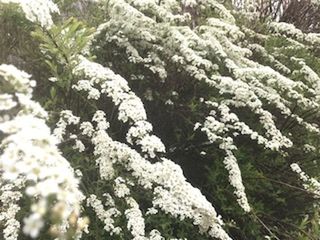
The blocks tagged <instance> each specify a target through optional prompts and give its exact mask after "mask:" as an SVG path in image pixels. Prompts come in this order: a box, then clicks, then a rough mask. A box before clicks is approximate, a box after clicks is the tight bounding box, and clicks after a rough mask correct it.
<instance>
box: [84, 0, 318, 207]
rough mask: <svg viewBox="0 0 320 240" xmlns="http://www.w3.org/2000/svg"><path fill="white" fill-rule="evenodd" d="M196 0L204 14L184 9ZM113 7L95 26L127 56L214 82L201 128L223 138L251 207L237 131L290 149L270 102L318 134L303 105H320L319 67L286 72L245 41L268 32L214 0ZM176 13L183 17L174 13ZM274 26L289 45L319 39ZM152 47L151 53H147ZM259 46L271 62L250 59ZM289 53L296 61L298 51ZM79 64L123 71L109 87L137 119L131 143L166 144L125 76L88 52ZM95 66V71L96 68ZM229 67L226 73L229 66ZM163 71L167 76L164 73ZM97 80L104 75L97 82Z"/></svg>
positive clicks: (235, 179) (146, 147) (249, 4)
mask: <svg viewBox="0 0 320 240" xmlns="http://www.w3.org/2000/svg"><path fill="white" fill-rule="evenodd" d="M234 2H236V1H234ZM237 3H238V4H240V5H239V8H245V9H246V11H251V10H252V12H254V11H255V9H256V7H257V6H256V5H255V4H256V3H255V2H254V1H251V0H248V1H242V2H241V1H240V2H239V1H237ZM160 8H161V9H160ZM190 8H191V9H193V11H194V12H197V14H198V16H194V14H193V13H192V12H188V10H186V9H190ZM250 8H252V9H251V10H250ZM204 9H213V11H214V12H215V13H216V14H215V16H216V17H209V18H207V15H206V13H205V12H204V11H203V10H204ZM173 12H174V13H175V15H174V16H173V15H172V13H173ZM108 13H109V16H110V19H109V20H108V22H106V23H103V24H102V25H101V26H100V28H99V33H97V34H99V35H101V36H103V37H105V39H106V41H107V42H112V43H115V44H116V45H117V46H118V47H119V48H121V49H123V50H125V51H126V53H127V54H128V56H129V61H131V62H132V63H137V64H140V63H144V64H146V65H148V68H151V67H154V68H159V66H161V69H162V70H161V71H162V72H167V66H169V65H170V64H172V65H174V66H175V67H176V69H177V71H178V72H183V73H184V74H187V75H188V76H189V77H191V78H194V79H197V80H199V81H204V82H206V83H207V84H208V86H209V87H210V88H212V89H215V90H218V93H219V96H217V97H216V100H214V101H216V103H215V104H214V106H210V108H212V107H213V108H214V109H215V110H216V111H218V113H217V115H215V114H210V116H208V117H207V118H206V119H205V124H204V125H203V127H202V130H203V131H205V132H206V133H207V135H208V137H209V140H210V141H211V142H218V143H219V147H220V148H221V149H223V150H224V151H225V153H226V155H225V156H226V157H225V160H224V163H225V165H226V168H227V169H228V170H229V180H230V183H231V184H232V185H233V186H234V187H235V193H236V195H237V197H238V201H239V203H240V205H241V206H242V208H243V209H244V210H245V211H247V212H248V211H250V207H249V204H248V202H247V198H246V196H245V192H244V186H243V183H242V180H241V172H240V168H239V166H238V164H237V160H236V152H235V150H236V149H237V147H236V146H235V144H234V138H236V137H237V136H238V135H247V136H249V137H250V139H252V140H254V141H256V142H257V143H258V144H261V145H263V146H264V147H265V148H267V149H271V150H273V151H277V152H279V153H281V154H283V155H285V154H286V149H288V148H290V147H292V146H293V142H292V141H291V140H290V139H289V136H290V133H286V134H284V133H283V132H282V131H281V129H280V128H279V126H278V122H277V120H278V116H277V117H276V116H275V113H274V112H271V111H270V110H269V109H271V108H274V109H276V111H275V112H277V113H276V114H278V112H280V114H281V115H282V116H281V117H283V118H285V119H292V121H295V122H296V123H297V124H299V125H300V126H302V127H304V128H305V129H306V131H308V132H312V133H316V134H319V133H320V130H319V126H318V125H317V124H316V123H312V122H307V121H306V120H305V119H304V115H303V112H307V111H314V110H315V109H319V107H320V105H319V103H320V102H319V86H318V84H319V80H318V79H319V76H318V75H317V73H316V71H314V70H313V69H311V68H310V67H309V66H307V65H306V64H305V62H304V61H301V60H299V63H300V65H301V70H300V71H299V74H303V76H304V78H303V79H301V80H293V79H290V78H289V77H287V76H288V75H289V74H291V73H293V71H292V69H291V66H288V65H286V64H285V63H283V62H282V61H281V60H280V58H278V56H277V55H276V53H273V52H269V51H267V50H266V49H265V48H264V47H263V46H261V45H260V44H257V43H255V44H248V43H246V42H243V41H242V39H243V38H244V36H246V35H248V34H249V35H251V36H253V35H254V36H257V38H259V39H262V40H266V39H267V38H268V36H265V35H262V34H257V33H255V32H253V31H251V30H249V29H245V28H244V29H240V28H239V27H238V26H237V25H236V24H235V20H234V17H233V16H232V14H231V13H230V11H228V10H227V9H225V8H224V6H223V5H221V4H219V3H218V2H217V1H214V0H195V1H183V2H182V4H181V2H180V1H176V0H172V1H161V3H160V4H158V3H155V1H153V0H148V1H142V0H140V1H139V0H137V1H125V0H120V1H113V0H112V1H110V8H109V9H108ZM120 13H121V14H120ZM170 13H171V14H170ZM186 13H188V14H190V16H189V18H188V17H186V16H187V14H186ZM178 15H180V17H179V16H178ZM196 17H200V18H202V20H201V22H202V23H201V24H199V25H197V26H196V27H195V25H194V18H196ZM155 19H157V21H156V20H155ZM173 19H175V20H173ZM177 19H179V20H178V21H176V20H177ZM181 19H184V20H183V21H182V20H181ZM129 20H130V21H129ZM118 26H121V28H119V27H118ZM269 28H270V32H271V33H270V35H276V36H278V35H285V36H287V37H289V38H288V39H289V41H290V43H291V44H292V46H289V47H293V48H294V47H299V48H301V47H303V46H304V45H303V44H302V42H304V43H307V44H314V43H318V41H319V36H318V35H317V34H305V33H302V32H301V31H300V30H298V29H296V28H295V27H294V26H293V25H290V24H286V23H276V22H275V23H270V26H269ZM137 39H139V41H137ZM137 42H139V44H137ZM155 42H156V43H157V44H155ZM245 46H247V47H245ZM284 47H287V46H284ZM146 52H147V55H148V57H147V58H149V57H150V60H149V59H148V60H146V59H147V58H145V57H143V56H145V55H146V54H145V53H146ZM160 53H161V54H160ZM253 54H259V55H260V56H262V58H263V59H264V60H266V62H268V64H269V65H270V66H271V67H269V66H264V65H262V64H259V63H258V62H257V61H253V60H252V59H251V57H252V56H253ZM168 59H169V60H168ZM291 61H295V62H297V60H295V59H292V60H291ZM163 63H165V64H163ZM86 65H87V67H85V66H86ZM89 65H90V67H89ZM219 66H225V67H226V69H223V70H222V69H220V67H219ZM78 69H80V70H81V69H82V70H83V71H84V72H87V74H85V75H87V76H90V79H92V81H96V80H95V79H111V81H109V82H112V83H115V81H112V79H118V84H117V86H122V87H123V89H125V90H124V91H123V90H119V88H117V90H114V89H115V87H114V85H112V86H113V88H112V91H111V90H107V89H108V88H106V90H105V91H106V92H107V93H108V96H110V97H111V98H112V99H113V101H114V103H115V104H117V105H118V104H121V102H122V103H123V106H121V105H120V107H119V109H120V110H122V109H126V110H124V111H123V113H119V117H120V120H122V121H127V120H128V119H130V118H131V119H132V120H133V121H132V122H133V123H134V124H133V125H132V126H131V128H130V129H129V131H128V134H127V141H128V142H129V143H130V144H138V145H139V144H140V145H141V144H142V146H141V148H142V151H145V152H148V153H149V156H150V157H154V156H155V155H154V154H153V153H155V152H161V151H162V150H163V149H164V148H163V147H162V146H161V144H160V141H158V139H156V138H154V137H153V136H148V134H149V133H150V132H151V131H152V126H151V125H148V124H147V123H146V122H145V120H146V117H145V111H144V110H142V109H143V105H142V104H140V102H139V101H138V100H136V99H135V97H134V100H130V101H129V100H127V101H121V99H120V97H119V96H123V92H127V93H130V91H129V90H128V86H127V84H126V83H125V81H124V79H121V78H120V77H118V76H117V75H115V76H113V77H109V78H107V77H103V76H102V75H108V73H107V71H108V70H107V69H103V68H101V67H98V66H97V65H96V64H92V63H90V62H88V61H87V60H82V62H81V63H80V64H79V67H78ZM85 69H87V70H85ZM97 69H100V70H99V71H98V70H97ZM94 71H95V72H96V73H93V72H94ZM226 71H228V73H225V72H226ZM104 72H105V74H104ZM224 74H225V75H224ZM293 74H295V73H293ZM109 76H111V74H110V73H109ZM136 77H137V78H138V76H136ZM160 79H161V80H163V81H166V77H165V75H163V77H160ZM97 82H99V81H96V82H95V83H97ZM106 84H107V83H105V85H106ZM109 85H111V83H109ZM213 97H214V96H213ZM129 99H130V98H129ZM221 99H222V100H221ZM294 103H295V104H296V105H297V108H298V111H295V112H294V111H293V110H292V109H293V107H294ZM133 105H135V106H136V108H135V109H140V110H139V112H140V114H141V113H142V112H143V115H144V116H143V117H141V115H139V114H138V113H136V117H135V118H132V117H130V116H131V115H132V114H130V112H132V113H134V112H135V111H134V109H133V107H132V106H133ZM209 105H210V104H209ZM270 107H271V108H270ZM242 108H246V109H247V110H249V112H251V114H252V116H254V117H255V118H257V119H258V122H259V123H260V125H261V127H262V128H259V129H260V130H254V129H252V128H251V126H250V125H251V124H253V123H250V122H242V121H241V120H240V116H237V115H236V114H235V113H232V112H231V110H232V111H233V110H234V109H239V110H241V109H242ZM234 112H235V111H234ZM297 112H299V114H297ZM254 124H256V123H254ZM146 134H147V135H146ZM158 143H159V144H158ZM154 146H158V147H157V149H158V150H157V151H155V150H153V147H154ZM160 149H162V150H161V151H160Z"/></svg>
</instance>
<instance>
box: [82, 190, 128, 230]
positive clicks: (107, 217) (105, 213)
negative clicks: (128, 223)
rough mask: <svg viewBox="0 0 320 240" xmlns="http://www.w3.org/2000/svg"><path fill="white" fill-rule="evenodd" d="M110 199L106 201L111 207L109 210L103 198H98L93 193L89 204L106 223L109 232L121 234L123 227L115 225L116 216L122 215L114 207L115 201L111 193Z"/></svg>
mask: <svg viewBox="0 0 320 240" xmlns="http://www.w3.org/2000/svg"><path fill="white" fill-rule="evenodd" d="M108 198H109V201H107V202H106V204H105V205H107V206H108V207H109V209H108V210H105V209H104V207H103V204H102V202H101V200H99V199H98V198H97V196H96V195H93V194H91V195H90V196H89V197H88V198H87V205H88V206H91V207H92V208H93V210H94V211H95V213H96V214H97V217H98V218H99V219H100V220H101V221H102V222H103V223H104V229H105V230H106V231H107V232H109V233H110V234H111V235H113V234H116V235H118V234H120V233H121V231H122V229H121V228H120V227H116V226H115V225H114V219H113V218H114V217H117V216H119V215H121V213H120V212H119V210H117V209H116V208H115V207H114V202H113V201H112V198H111V196H110V195H108Z"/></svg>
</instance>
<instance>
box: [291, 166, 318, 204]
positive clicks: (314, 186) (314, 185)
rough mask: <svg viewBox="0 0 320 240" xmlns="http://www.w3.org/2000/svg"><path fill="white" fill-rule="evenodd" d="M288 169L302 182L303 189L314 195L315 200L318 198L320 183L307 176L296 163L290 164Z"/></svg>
mask: <svg viewBox="0 0 320 240" xmlns="http://www.w3.org/2000/svg"><path fill="white" fill-rule="evenodd" d="M290 167H291V169H292V171H294V172H296V173H297V174H298V175H299V178H300V179H301V180H302V182H303V187H304V188H305V189H306V190H308V191H310V192H311V193H313V194H315V197H316V198H320V182H319V181H318V180H317V179H315V178H313V177H310V176H308V175H307V174H306V173H305V172H304V171H302V170H301V168H300V166H299V165H298V164H297V163H292V164H291V165H290Z"/></svg>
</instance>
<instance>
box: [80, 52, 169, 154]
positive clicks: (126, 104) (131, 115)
mask: <svg viewBox="0 0 320 240" xmlns="http://www.w3.org/2000/svg"><path fill="white" fill-rule="evenodd" d="M74 72H75V73H76V74H77V75H80V76H82V75H84V77H86V78H88V79H89V80H88V81H89V82H90V84H91V85H99V86H100V88H101V89H100V90H99V91H100V92H101V94H106V95H107V96H108V97H110V98H111V99H112V101H113V102H114V104H115V105H117V106H119V112H118V119H119V120H120V121H122V122H124V123H125V122H130V123H131V124H133V126H132V127H131V128H130V129H129V131H128V134H127V140H128V142H129V143H131V144H133V143H135V144H138V145H140V146H141V148H142V151H143V152H146V153H147V154H148V155H149V156H150V157H151V158H154V157H155V156H156V155H155V154H156V153H159V152H165V147H164V145H163V143H162V142H161V140H160V139H159V138H158V137H156V136H154V135H149V133H150V132H151V131H152V125H151V124H150V123H148V122H147V121H146V120H147V114H146V111H145V109H144V106H143V103H142V102H141V100H140V98H138V97H137V96H136V95H135V94H134V93H133V92H132V91H131V90H130V88H129V86H128V83H127V81H126V80H125V79H123V78H122V77H121V76H119V75H117V74H115V73H114V72H113V71H111V70H110V69H108V68H104V67H103V66H101V65H100V64H98V63H94V62H91V61H89V60H87V59H86V58H84V57H82V56H80V57H79V64H78V65H77V66H76V67H75V69H74ZM82 90H87V89H82ZM88 90H89V89H88ZM88 94H89V96H90V90H89V92H88ZM89 96H88V98H90V97H89Z"/></svg>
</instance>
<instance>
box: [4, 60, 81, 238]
mask: <svg viewBox="0 0 320 240" xmlns="http://www.w3.org/2000/svg"><path fill="white" fill-rule="evenodd" d="M0 85H2V86H3V85H4V86H6V89H8V90H7V91H9V93H10V94H12V95H14V96H15V98H14V99H15V101H17V102H16V103H17V104H15V105H12V106H13V107H15V106H16V109H15V111H10V110H8V109H7V111H4V112H2V113H3V114H5V115H6V114H7V116H8V117H7V119H6V121H4V122H0V133H1V135H0V136H1V138H0V141H1V142H0V149H1V153H2V154H1V155H0V185H1V186H2V187H1V192H0V194H1V202H2V203H3V206H8V209H7V213H1V219H2V220H6V219H7V218H9V217H10V218H11V219H10V221H9V220H8V222H7V223H6V224H5V226H6V228H5V230H4V235H5V236H6V238H5V239H15V236H16V235H17V233H16V231H17V230H16V228H18V227H19V224H18V223H17V222H16V221H14V216H15V214H16V212H17V211H18V210H19V208H18V206H17V205H16V203H15V202H16V201H17V200H19V198H20V197H21V195H20V194H19V193H18V192H17V191H20V192H21V189H22V186H21V185H23V184H24V183H25V185H26V186H25V187H26V196H27V197H30V198H34V199H33V200H32V205H31V208H30V215H29V216H27V217H26V218H25V219H24V228H23V231H24V233H25V234H27V235H30V236H31V237H37V236H38V234H39V232H40V231H41V229H42V227H43V226H44V217H45V215H46V214H47V213H48V211H49V206H50V205H51V206H53V207H52V209H51V211H52V214H56V216H57V218H58V219H61V220H62V222H63V221H67V222H68V219H69V217H70V216H72V215H73V216H74V217H75V218H78V216H79V214H80V202H81V200H82V198H83V195H82V193H81V192H80V191H79V188H78V179H76V178H75V176H74V172H73V169H72V168H71V166H70V164H69V162H68V161H67V160H66V159H65V158H63V157H62V156H61V154H60V152H59V150H58V148H57V146H56V143H57V140H56V138H54V137H53V136H52V135H51V134H50V129H49V127H48V126H47V125H46V124H45V121H44V119H43V118H42V117H43V116H42V115H43V112H44V110H43V109H42V110H41V111H40V113H41V114H40V116H37V115H35V114H34V113H35V112H39V111H37V109H30V108H31V107H32V106H36V108H38V107H39V106H38V105H37V104H35V103H34V104H30V102H32V100H31V93H32V86H34V83H33V82H32V81H30V80H29V75H27V74H26V73H24V72H22V71H19V70H18V69H16V68H15V67H13V66H8V65H0ZM4 94H6V93H4ZM0 95H2V93H1V92H0ZM23 100H26V102H23ZM14 112H17V114H13V113H14ZM2 119H3V117H2ZM12 184H13V185H14V186H13V187H12ZM52 197H54V198H55V199H56V200H55V202H53V203H52V202H51V201H52V200H50V199H52ZM9 200H13V201H12V203H10V204H9V205H8V201H9ZM53 227H54V226H53ZM56 227H59V226H58V225H57V226H56ZM73 227H77V226H73ZM63 234H64V233H59V234H58V236H57V237H59V238H60V237H63ZM10 237H12V238H10Z"/></svg>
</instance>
